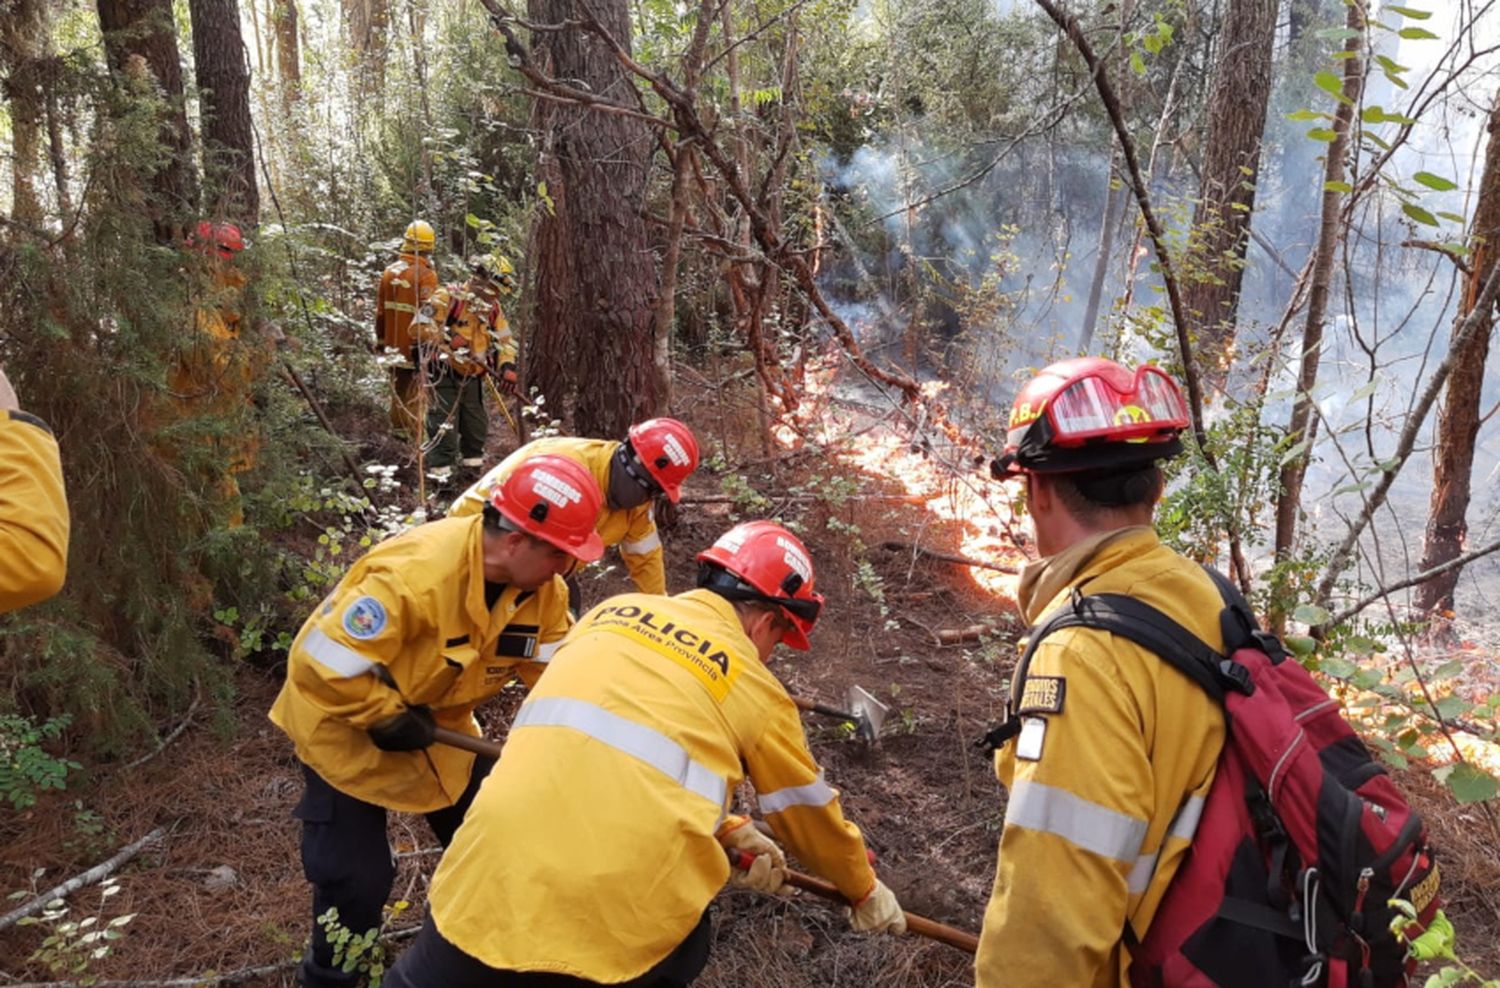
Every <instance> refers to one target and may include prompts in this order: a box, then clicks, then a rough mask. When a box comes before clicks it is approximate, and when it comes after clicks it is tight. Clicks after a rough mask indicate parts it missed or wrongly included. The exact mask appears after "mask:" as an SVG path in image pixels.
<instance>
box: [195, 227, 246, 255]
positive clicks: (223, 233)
mask: <svg viewBox="0 0 1500 988" xmlns="http://www.w3.org/2000/svg"><path fill="white" fill-rule="evenodd" d="M188 245H189V246H192V247H197V248H199V249H200V250H207V249H209V248H210V247H212V248H213V249H214V251H215V252H216V253H217V254H218V255H219V256H220V257H222V258H225V259H226V260H227V259H228V258H231V257H233V256H234V255H236V254H238V253H239V252H240V251H242V250H244V249H245V237H244V235H243V234H242V233H240V228H239V227H238V226H237V225H235V224H234V223H211V222H209V221H208V220H202V221H201V222H199V224H198V230H197V232H196V233H194V234H193V236H191V237H189V238H188Z"/></svg>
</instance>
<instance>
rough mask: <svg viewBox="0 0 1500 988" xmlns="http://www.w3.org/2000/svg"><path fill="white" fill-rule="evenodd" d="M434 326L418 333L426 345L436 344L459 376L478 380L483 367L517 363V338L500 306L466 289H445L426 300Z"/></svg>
mask: <svg viewBox="0 0 1500 988" xmlns="http://www.w3.org/2000/svg"><path fill="white" fill-rule="evenodd" d="M424 314H426V315H428V316H429V317H430V318H431V320H432V321H431V323H428V324H427V325H426V326H424V327H422V328H420V329H418V330H416V332H417V333H418V334H419V335H420V336H421V337H422V341H423V342H425V343H437V344H439V345H440V346H441V347H442V349H443V350H444V351H445V352H446V353H447V354H448V360H447V361H446V364H447V366H448V367H451V368H452V369H453V371H454V372H455V373H457V374H462V375H463V376H465V377H477V376H478V375H480V374H483V373H484V364H485V363H487V362H488V363H491V366H493V367H495V368H499V367H500V366H501V365H503V364H514V363H515V362H516V337H515V335H514V334H513V333H512V332H511V331H510V321H509V320H508V319H506V318H505V310H504V309H502V308H500V303H499V302H486V301H485V300H483V299H481V298H479V297H478V296H477V295H475V294H474V293H472V292H470V291H469V290H468V289H466V288H465V287H464V286H463V285H444V286H443V287H442V288H439V289H437V290H436V291H434V292H433V293H432V298H430V299H428V300H427V305H426V306H425V307H424Z"/></svg>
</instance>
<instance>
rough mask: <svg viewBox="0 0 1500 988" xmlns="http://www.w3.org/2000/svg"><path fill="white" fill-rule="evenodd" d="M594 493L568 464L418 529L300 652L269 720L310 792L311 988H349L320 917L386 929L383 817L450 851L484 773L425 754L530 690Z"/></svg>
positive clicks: (540, 460) (581, 554)
mask: <svg viewBox="0 0 1500 988" xmlns="http://www.w3.org/2000/svg"><path fill="white" fill-rule="evenodd" d="M599 499H600V494H599V489H598V487H597V485H595V483H594V479H593V478H592V477H590V476H589V474H588V471H586V470H584V469H583V468H582V467H580V466H579V465H578V464H576V463H574V462H573V461H571V460H565V459H562V458H561V457H554V456H541V457H535V458H533V459H531V460H528V461H527V462H526V463H524V464H522V465H521V466H520V467H519V468H517V470H516V471H515V473H513V474H511V475H510V477H508V478H506V481H505V483H503V484H501V485H500V486H499V487H498V488H497V489H496V490H495V493H494V496H493V498H492V501H491V504H490V506H489V507H488V508H487V509H486V510H485V511H484V513H483V514H482V515H475V516H471V517H468V518H447V519H444V520H442V521H436V522H431V523H429V524H426V525H421V526H419V527H417V528H415V529H412V530H411V531H409V532H406V533H405V534H403V535H400V536H398V537H396V538H394V539H391V540H390V541H389V542H385V543H382V544H381V545H378V546H376V547H375V548H374V549H372V550H371V551H370V552H369V553H368V554H366V555H365V556H364V557H363V558H362V559H360V560H359V561H358V562H357V563H355V564H354V566H353V567H352V568H351V569H350V570H349V573H348V574H347V575H346V576H345V577H344V579H343V580H341V581H340V582H339V585H338V586H337V587H336V588H334V591H333V593H331V594H330V595H329V596H328V598H327V599H326V600H325V601H324V602H323V604H322V605H321V606H320V607H319V608H318V610H317V612H316V613H314V614H313V615H312V616H311V617H310V618H308V620H307V623H306V624H304V625H303V626H302V631H301V632H300V633H299V634H298V636H297V638H296V641H295V642H293V644H292V648H291V653H290V656H289V659H288V662H287V679H286V685H285V686H284V687H283V688H282V690H281V694H280V696H278V697H277V698H276V703H275V705H274V706H273V707H272V708H271V720H272V721H273V722H274V723H275V724H276V725H277V726H278V727H280V728H281V729H282V730H283V731H285V732H286V734H287V736H288V737H290V738H291V739H292V742H293V744H294V745H295V746H296V749H297V757H298V759H300V760H301V762H302V766H303V775H304V777H305V781H306V784H307V788H306V791H305V793H304V795H303V797H302V800H301V802H300V803H298V805H297V810H296V815H297V817H298V818H299V819H300V820H301V821H302V864H303V870H304V871H305V873H306V875H307V879H308V881H309V882H311V883H312V886H313V916H314V920H315V925H314V930H313V938H312V946H311V949H310V950H309V951H308V954H307V956H306V957H305V958H304V960H303V964H302V968H301V972H300V973H301V978H302V983H303V984H304V985H307V986H317V988H321V986H333V985H352V984H354V982H355V978H354V977H353V976H352V975H348V974H344V973H343V972H341V971H339V970H338V969H337V967H336V966H335V964H334V960H333V947H332V946H331V945H330V943H329V939H328V935H327V932H328V931H327V929H326V928H325V927H322V926H319V925H318V924H317V922H316V920H317V917H319V916H321V915H323V914H324V913H325V912H326V911H327V910H328V909H329V908H335V909H337V916H338V922H339V924H340V925H341V926H343V927H345V928H347V929H349V930H350V931H352V932H354V933H356V934H358V933H363V932H364V931H366V930H368V929H371V928H373V927H376V926H378V925H379V924H380V917H381V907H382V906H383V905H384V904H385V900H386V897H387V896H388V895H389V894H390V890H391V883H392V881H393V880H394V878H395V863H394V862H393V860H392V858H391V853H390V847H389V846H388V844H387V843H386V811H387V810H401V811H404V812H408V813H425V814H426V815H427V821H428V823H429V824H430V825H431V827H432V830H433V833H434V834H436V835H437V837H438V840H439V841H441V842H442V843H443V844H445V845H446V844H447V843H448V841H449V840H450V839H451V838H452V836H453V832H454V830H455V829H456V828H457V827H458V824H459V821H460V820H462V819H463V814H464V811H465V809H467V807H468V805H469V803H470V802H472V800H473V798H474V793H475V792H476V791H477V790H478V787H479V782H480V780H481V779H483V777H484V775H485V774H486V773H487V772H488V771H489V768H490V765H491V764H492V760H491V759H484V758H476V757H475V756H474V755H472V754H469V753H467V752H464V751H460V750H458V749H456V748H449V747H445V746H442V745H437V746H434V745H433V728H434V727H446V728H451V729H453V730H456V731H461V732H463V733H466V734H470V735H474V736H478V734H479V727H478V724H477V723H476V722H475V720H474V716H473V712H474V709H475V708H476V707H477V706H478V705H479V704H480V703H482V702H483V701H485V700H487V699H489V698H490V697H492V696H494V695H495V694H497V693H499V692H500V690H501V688H502V687H504V686H505V685H506V684H507V683H509V682H511V681H512V680H514V679H520V680H521V682H522V683H524V684H525V685H526V686H528V687H530V686H533V685H535V683H536V681H537V678H538V677H539V676H540V675H541V674H542V671H543V670H544V669H546V667H547V666H546V664H547V662H548V660H549V659H550V658H551V656H552V653H553V651H554V650H555V649H556V648H557V645H558V642H560V641H561V640H562V637H563V635H564V634H566V633H567V630H568V627H569V624H570V622H569V618H568V614H567V590H566V588H565V587H564V586H563V582H562V580H561V578H560V577H561V574H563V573H566V572H568V571H569V570H570V569H571V568H572V567H573V565H574V563H575V561H578V560H582V561H585V562H589V561H592V560H595V559H598V558H599V554H600V553H601V552H603V551H604V547H603V545H602V544H601V543H600V541H599V536H598V534H597V533H596V532H595V531H594V527H593V523H594V518H595V517H596V516H597V515H598V513H599Z"/></svg>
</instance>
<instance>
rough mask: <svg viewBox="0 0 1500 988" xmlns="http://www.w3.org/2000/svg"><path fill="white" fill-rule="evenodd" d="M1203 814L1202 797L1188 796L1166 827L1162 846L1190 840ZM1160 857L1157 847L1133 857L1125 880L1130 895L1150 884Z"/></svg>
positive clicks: (1196, 830)
mask: <svg viewBox="0 0 1500 988" xmlns="http://www.w3.org/2000/svg"><path fill="white" fill-rule="evenodd" d="M1202 816H1203V797H1202V796H1189V797H1188V799H1187V802H1185V803H1183V804H1182V809H1180V810H1178V811H1177V815H1176V816H1175V817H1173V818H1172V826H1171V827H1169V828H1167V834H1166V836H1165V837H1163V838H1162V839H1161V843H1162V847H1165V846H1166V844H1167V841H1169V840H1172V839H1174V838H1175V839H1177V840H1184V841H1191V840H1192V839H1193V835H1194V834H1196V833H1197V832H1198V820H1199V819H1200V818H1201V817H1202ZM1160 857H1161V848H1157V849H1156V850H1155V851H1153V852H1152V853H1150V854H1142V855H1141V856H1140V857H1138V858H1136V859H1135V867H1133V868H1131V869H1130V878H1129V879H1128V880H1127V881H1126V887H1127V888H1128V889H1129V891H1130V894H1131V895H1135V894H1137V893H1140V892H1144V891H1146V888H1147V887H1148V886H1149V885H1150V884H1151V877H1152V876H1153V875H1155V874H1156V861H1157V859H1158V858H1160Z"/></svg>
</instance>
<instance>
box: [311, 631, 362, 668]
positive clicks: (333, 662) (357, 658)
mask: <svg viewBox="0 0 1500 988" xmlns="http://www.w3.org/2000/svg"><path fill="white" fill-rule="evenodd" d="M302 651H304V652H306V653H307V655H308V658H310V659H312V660H313V661H315V662H317V663H318V664H319V665H321V666H323V667H324V668H326V669H331V670H333V671H334V672H336V673H338V674H339V676H340V677H342V678H344V679H353V678H354V677H355V676H363V675H364V674H365V673H367V672H369V671H370V670H371V669H373V668H375V663H374V662H371V661H370V660H369V659H367V658H365V657H364V656H363V655H360V654H359V653H358V652H356V651H355V650H354V649H352V648H350V647H349V646H347V645H342V644H340V643H338V642H336V641H334V640H333V639H332V638H329V637H328V636H327V635H325V634H324V633H323V629H322V628H314V629H312V631H309V632H308V633H307V637H306V638H304V639H303V640H302Z"/></svg>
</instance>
